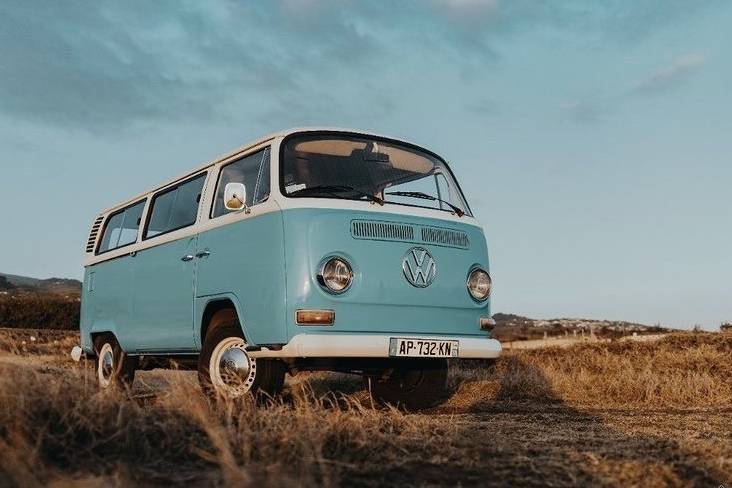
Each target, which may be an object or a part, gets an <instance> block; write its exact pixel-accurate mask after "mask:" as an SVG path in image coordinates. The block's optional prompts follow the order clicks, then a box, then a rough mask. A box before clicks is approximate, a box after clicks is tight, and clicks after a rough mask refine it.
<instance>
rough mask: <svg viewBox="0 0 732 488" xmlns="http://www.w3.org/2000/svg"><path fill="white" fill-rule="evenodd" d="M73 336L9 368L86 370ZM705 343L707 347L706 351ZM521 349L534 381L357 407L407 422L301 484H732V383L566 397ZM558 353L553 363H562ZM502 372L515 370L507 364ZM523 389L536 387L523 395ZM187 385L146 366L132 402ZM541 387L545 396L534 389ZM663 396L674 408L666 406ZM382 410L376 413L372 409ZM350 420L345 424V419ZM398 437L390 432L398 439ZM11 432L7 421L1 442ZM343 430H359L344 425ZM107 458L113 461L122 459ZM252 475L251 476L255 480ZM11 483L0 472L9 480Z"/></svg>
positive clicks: (217, 471)
mask: <svg viewBox="0 0 732 488" xmlns="http://www.w3.org/2000/svg"><path fill="white" fill-rule="evenodd" d="M0 337H2V333H1V332H0ZM6 337H7V334H6ZM18 340H19V338H18V337H13V341H12V342H13V344H18ZM54 341H56V342H55V343H54ZM72 342H73V339H68V340H67V339H65V338H64V337H63V336H61V337H49V338H48V340H47V342H46V343H41V344H39V340H38V339H36V340H35V341H33V342H32V343H31V341H30V340H25V347H26V350H25V351H24V350H23V349H22V347H18V346H17V345H16V346H15V350H14V351H12V352H10V351H8V348H7V347H5V351H4V352H0V371H1V372H4V373H3V374H8V373H12V372H13V371H16V372H18V371H21V370H22V371H29V370H31V371H34V372H35V374H36V375H39V376H40V377H41V378H43V379H44V380H43V381H49V382H51V381H54V380H55V378H58V377H60V376H62V375H66V374H67V373H68V372H69V371H73V370H76V372H77V373H78V372H79V366H77V365H75V364H74V363H72V362H71V361H70V360H69V359H67V358H66V356H64V355H63V353H64V349H65V348H66V346H68V345H69V343H72ZM6 344H7V343H6ZM44 344H45V345H44ZM29 345H30V346H32V347H33V348H34V349H33V351H32V352H29V351H28V350H27V348H28V347H29ZM0 346H2V343H1V342H0ZM596 347H598V348H599V347H603V346H596ZM629 347H650V346H643V345H632V346H629ZM700 347H701V350H702V351H703V350H704V347H702V346H700ZM725 347H727V346H725ZM598 350H599V349H598ZM633 350H634V349H633ZM724 351H726V349H724V350H723V352H724ZM576 352H577V351H575V349H573V348H563V349H559V348H557V349H556V351H555V352H553V353H552V354H562V355H567V354H569V355H572V354H573V353H575V354H576ZM512 354H513V359H509V358H506V359H504V360H505V361H513V362H516V361H520V364H521V365H522V366H521V367H523V368H524V369H522V374H523V375H524V377H527V376H528V375H530V376H531V379H530V380H524V381H528V383H529V384H528V387H526V385H523V386H521V385H519V386H517V384H516V377H515V375H513V376H512V375H511V374H509V373H506V372H503V373H502V372H501V371H502V370H501V368H502V367H501V366H500V365H499V367H498V368H497V370H485V369H482V368H481V367H475V365H472V364H471V365H461V364H454V365H452V371H451V384H452V385H453V390H454V392H453V395H452V397H451V398H449V399H447V401H446V402H445V403H444V404H443V405H442V406H440V407H438V408H436V409H434V410H432V411H427V412H421V413H408V414H406V413H400V412H388V413H381V412H380V411H378V410H373V409H370V410H371V411H370V412H369V413H358V410H356V411H355V412H354V413H353V414H352V415H354V416H359V415H361V416H362V417H363V419H362V420H359V422H364V423H361V424H358V425H356V427H354V428H355V429H363V430H365V431H367V432H370V430H368V429H369V428H370V427H369V425H368V423H369V422H371V423H374V422H377V423H379V422H382V421H383V419H378V416H396V417H394V419H395V422H397V424H398V425H399V426H401V427H399V428H396V429H395V430H394V432H393V433H392V432H391V430H390V429H392V427H383V426H382V425H381V424H379V426H378V428H376V430H375V431H374V432H375V433H374V434H373V435H372V434H368V435H366V436H365V437H358V439H360V440H358V441H356V440H354V439H356V437H354V439H351V440H349V439H346V440H345V441H343V442H342V443H341V444H339V445H344V446H347V448H348V449H352V450H353V452H352V453H351V454H348V455H346V454H344V453H339V452H335V453H333V454H329V453H328V444H327V442H326V443H324V444H323V445H318V446H315V447H314V449H315V450H317V451H318V452H317V456H316V455H315V454H316V453H314V457H313V459H314V461H313V463H315V462H316V461H315V459H316V458H317V462H318V463H324V464H325V465H326V467H325V468H322V467H321V468H318V469H319V470H320V471H318V473H320V474H318V475H316V476H315V477H305V478H303V480H302V481H303V484H306V485H310V484H313V483H314V484H323V485H333V486H336V485H338V486H620V485H622V486H644V487H654V486H710V487H720V486H726V487H732V405H730V404H729V402H728V401H727V400H728V398H727V395H728V394H729V393H728V390H720V389H719V388H718V386H713V387H712V390H710V391H712V392H713V391H715V389H716V390H717V391H719V395H722V397H723V398H722V399H721V401H713V400H712V399H710V401H703V399H702V400H700V401H697V402H691V401H688V400H684V401H681V402H679V401H672V399H669V401H668V402H664V401H656V400H654V399H653V398H645V397H640V396H633V395H630V394H629V396H628V401H627V404H624V401H623V398H612V399H609V400H608V401H607V402H603V401H602V399H601V398H600V399H599V400H598V399H594V398H589V397H588V398H587V399H586V401H582V398H579V399H578V398H574V397H572V395H569V394H565V391H566V388H571V386H570V387H567V385H566V384H565V383H563V381H564V380H563V379H562V377H561V376H560V375H559V373H556V371H555V369H553V368H554V366H551V365H549V366H546V368H544V367H543V366H542V367H537V366H536V364H541V365H543V364H545V363H546V362H547V361H549V360H548V359H541V358H543V357H544V356H541V357H539V359H536V358H535V357H533V356H532V357H531V358H529V357H523V356H521V355H522V354H526V353H521V352H516V353H512ZM710 354H711V353H710ZM546 357H550V356H546ZM551 357H552V359H551V360H552V361H555V360H556V358H554V357H553V356H551ZM728 358H729V356H728ZM504 360H502V361H504ZM541 361H545V363H541ZM505 368H506V371H512V370H511V366H510V364H506V366H505ZM494 369H496V368H494ZM585 369H592V368H580V367H578V368H577V371H576V373H575V374H577V375H583V374H588V373H587V371H585ZM527 370H528V371H529V372H528V373H527V372H526V371H527ZM77 378H80V379H77V380H76V381H84V382H86V381H89V382H91V379H90V374H89V372H88V371H87V372H84V371H82V372H81V374H80V375H79V376H77ZM727 380H729V377H727ZM578 381H579V380H578ZM689 381H691V380H689ZM729 381H732V380H729ZM578 385H579V383H578ZM303 386H305V387H307V388H308V389H309V390H310V391H311V392H312V394H313V395H314V396H315V397H322V396H331V395H333V394H334V392H335V396H338V395H342V396H343V397H347V398H349V399H351V400H352V401H354V402H357V403H359V404H361V405H366V409H369V407H368V404H369V400H368V394H367V392H365V391H364V390H363V389H362V382H361V381H359V379H357V378H351V377H348V376H346V375H336V374H322V373H320V374H312V375H303V374H301V375H298V376H297V377H295V378H289V377H288V388H287V390H286V392H285V398H287V396H288V395H296V393H295V392H296V391H297V390H298V389H299V388H302V387H303ZM522 388H524V389H526V391H528V394H519V393H517V391H518V390H521V389H522ZM577 388H579V386H578V387H577ZM181 389H182V390H183V391H186V389H189V391H190V392H191V394H196V395H197V394H198V393H197V383H196V378H195V374H194V373H191V372H172V371H162V370H156V371H151V372H142V373H140V374H138V376H137V378H136V381H135V385H134V390H133V392H132V395H131V399H130V400H127V401H131V402H133V403H135V404H137V405H138V406H140V407H141V408H142V409H154V408H156V405H158V404H160V405H165V404H166V402H167V401H169V399H170V398H169V397H167V395H169V394H171V395H172V394H173V393H172V392H174V391H178V392H180V391H181ZM539 390H541V392H540V394H534V393H532V392H537V391H539ZM654 391H656V392H659V393H658V394H663V391H664V390H662V389H659V388H655V390H654ZM524 393H526V392H524ZM6 397H7V394H6ZM8 398H9V397H8ZM166 398H167V399H166ZM642 398H645V399H642ZM683 398H686V397H683ZM286 401H287V400H286ZM665 403H667V404H668V405H667V406H664V404H665ZM684 403H686V405H684ZM260 408H262V407H260ZM297 408H298V407H296V408H295V409H296V410H297ZM339 414H340V413H339ZM324 415H325V417H324V418H327V417H328V415H336V412H335V411H332V412H331V413H330V414H329V413H328V411H326V412H325V413H324ZM347 415H351V414H348V413H347ZM374 415H376V416H377V417H372V416H374ZM364 416H367V417H364ZM374 418H376V420H374ZM344 419H345V420H346V421H347V420H348V417H347V416H346V417H344ZM324 429H326V428H325V427H324ZM390 433H391V434H393V437H391V438H390ZM2 434H3V428H2V427H1V426H0V442H2V439H3V435H2ZM6 434H7V433H6ZM341 435H345V436H346V437H348V436H351V435H353V436H355V435H356V434H355V433H348V432H347V433H346V434H341ZM372 441H373V443H372ZM339 442H340V441H339ZM41 451H42V450H41ZM0 454H1V453H0ZM40 456H41V458H43V455H40ZM110 456H111V458H114V455H110ZM204 458H205V456H204ZM205 461H206V460H205V459H204V462H203V464H199V463H198V462H195V463H193V464H191V465H188V466H187V465H177V466H174V467H171V466H168V467H167V468H156V472H155V474H154V476H151V475H150V472H146V471H145V470H146V469H149V468H146V466H145V463H142V464H141V465H140V466H139V468H140V471H139V472H136V469H137V468H136V467H135V466H134V465H132V466H130V465H126V466H124V468H123V469H122V470H121V471H120V468H119V465H120V463H122V461H119V460H117V461H116V462H115V461H114V460H112V461H111V462H110V466H116V467H113V468H104V469H101V470H100V471H95V470H91V475H90V474H89V473H86V472H84V470H83V469H82V470H81V471H80V469H79V467H78V465H73V463H71V464H72V466H68V467H67V466H65V465H64V464H63V463H62V462H61V463H60V462H59V461H58V460H56V461H54V460H53V459H50V460H49V459H44V460H43V462H45V463H47V464H51V465H53V466H52V469H51V471H49V472H51V473H54V474H52V475H50V479H48V478H41V480H42V481H43V482H46V481H54V478H56V481H57V482H58V483H60V485H64V484H66V483H70V484H74V483H75V482H76V481H79V480H84V482H85V483H90V484H91V486H95V485H96V484H97V483H98V484H112V485H127V484H144V485H158V484H168V483H185V484H193V485H199V484H200V485H208V484H217V485H236V484H238V483H237V482H236V481H235V479H234V478H231V477H230V476H227V474H226V470H225V468H224V467H223V465H222V464H221V462H220V460H219V461H211V460H209V463H206V462H205ZM3 462H5V461H3ZM308 462H309V461H303V463H304V464H303V465H302V466H300V467H298V468H297V469H295V467H294V466H293V473H290V475H291V476H285V477H282V478H279V477H278V476H274V477H272V475H271V473H270V475H268V476H266V477H265V478H256V477H255V478H254V479H260V480H262V479H263V480H265V484H267V485H273V484H274V485H277V484H283V486H284V485H286V484H288V483H286V482H285V481H287V480H289V482H291V481H293V480H294V479H296V478H297V476H299V475H298V474H297V473H298V472H300V470H302V469H304V468H303V466H306V467H308V469H309V465H308ZM54 463H55V464H54ZM235 463H236V464H237V466H239V467H243V468H246V466H247V463H246V462H245V461H242V460H239V461H235ZM163 464H164V463H163ZM331 465H332V466H331ZM156 466H159V465H158V464H156ZM267 469H271V467H270V468H267ZM277 469H280V470H281V469H285V470H287V467H284V468H283V467H282V466H279V467H278V468H277ZM0 471H1V470H0ZM120 472H121V473H122V474H120ZM250 472H251V470H250ZM308 472H310V471H308ZM322 473H325V474H322ZM60 474H63V476H60ZM89 476H91V478H90V477H89ZM263 476H264V475H263ZM306 478H307V479H306ZM252 479H253V478H247V480H249V481H252ZM2 480H3V478H2V476H0V484H2ZM64 480H65V481H64ZM21 481H22V480H19V479H18V477H17V475H15V476H12V475H11V476H9V477H8V483H9V484H14V483H15V484H23V483H21ZM244 484H246V483H244ZM255 484H257V483H255Z"/></svg>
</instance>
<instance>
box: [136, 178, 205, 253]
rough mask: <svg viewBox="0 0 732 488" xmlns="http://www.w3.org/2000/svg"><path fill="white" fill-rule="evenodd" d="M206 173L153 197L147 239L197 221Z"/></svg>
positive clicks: (146, 231) (146, 233) (146, 232)
mask: <svg viewBox="0 0 732 488" xmlns="http://www.w3.org/2000/svg"><path fill="white" fill-rule="evenodd" d="M205 180H206V173H203V174H201V175H199V176H197V177H195V178H194V179H192V180H188V181H186V182H185V183H181V184H180V185H178V186H176V187H173V188H170V189H168V190H165V191H164V192H162V193H158V194H157V195H155V196H154V197H153V200H152V210H151V213H150V221H149V223H148V224H147V229H146V230H145V239H149V238H150V237H155V236H157V235H160V234H165V233H167V232H172V231H174V230H178V229H182V228H183V227H188V226H190V225H193V224H194V223H195V222H196V216H197V215H198V204H199V203H200V201H201V192H202V191H203V183H204V181H205Z"/></svg>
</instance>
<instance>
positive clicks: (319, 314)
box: [295, 310, 335, 325]
mask: <svg viewBox="0 0 732 488" xmlns="http://www.w3.org/2000/svg"><path fill="white" fill-rule="evenodd" d="M295 321H296V322H297V325H333V323H334V322H335V312H334V311H333V310H298V311H297V312H295Z"/></svg>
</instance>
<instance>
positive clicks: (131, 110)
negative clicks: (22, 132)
mask: <svg viewBox="0 0 732 488" xmlns="http://www.w3.org/2000/svg"><path fill="white" fill-rule="evenodd" d="M667 1H668V2H672V3H671V4H667V3H665V2H661V3H659V1H658V0H638V1H637V2H633V3H631V4H627V3H626V2H621V3H618V1H611V2H609V3H607V4H602V5H600V6H597V7H596V8H593V9H590V8H587V7H586V6H585V4H584V3H582V2H580V3H576V2H560V1H557V2H536V1H534V0H512V1H506V0H431V1H429V2H421V1H416V0H415V1H408V2H399V3H392V2H361V1H356V0H280V1H279V2H235V1H230V0H210V1H207V2H199V1H196V0H158V1H156V2H149V1H146V0H128V1H126V2H116V1H113V0H98V1H94V2H85V1H82V0H69V1H67V2H63V4H61V3H59V2H54V1H51V0H27V1H13V0H8V1H5V2H1V3H0V43H1V45H2V46H3V49H2V51H0V112H1V113H2V115H4V116H5V117H11V118H16V119H19V120H26V121H32V122H35V123H41V124H46V125H50V126H55V127H64V128H70V129H78V128H81V129H84V130H92V131H104V132H111V133H114V132H115V131H119V130H122V129H124V128H125V127H128V126H132V125H135V124H151V123H158V122H163V123H177V122H178V121H195V122H196V123H201V122H202V121H203V122H208V121H215V120H221V119H224V120H226V119H227V118H228V117H241V113H242V111H244V113H246V114H247V116H249V115H251V116H252V117H254V118H257V117H262V116H268V115H271V114H272V113H280V114H282V116H283V117H285V118H286V115H285V114H286V113H287V109H286V107H285V108H282V107H281V106H280V105H278V104H282V102H283V101H287V102H289V103H290V105H291V106H293V107H295V106H296V107H297V112H298V114H299V116H300V118H303V119H312V118H315V116H316V115H317V114H320V113H323V110H322V107H321V105H322V100H323V97H324V95H327V98H328V100H330V103H332V104H334V105H338V104H340V105H339V106H340V107H342V108H344V109H346V110H352V111H354V112H355V111H358V110H363V107H364V106H366V107H378V106H379V105H380V106H381V107H382V110H393V109H394V107H396V106H398V100H395V99H393V98H391V97H394V96H395V95H392V90H391V89H390V87H392V86H394V80H395V79H409V77H411V76H422V75H423V73H424V69H425V63H426V62H428V63H429V65H430V66H432V67H439V69H441V70H448V71H452V72H455V73H458V74H460V75H461V76H462V78H463V79H464V80H465V81H471V80H480V79H481V77H483V76H485V74H486V72H487V71H490V70H493V69H498V67H499V65H500V62H501V53H500V50H499V49H498V48H497V46H500V45H502V43H503V40H504V38H505V37H507V36H511V35H514V34H516V33H520V32H523V31H526V30H530V29H534V28H546V27H552V28H556V29H560V30H561V29H565V30H566V29H571V30H572V31H573V32H585V33H586V32H595V31H596V30H601V29H600V27H602V28H603V29H605V31H606V32H610V33H614V34H611V35H616V36H617V38H618V39H621V38H622V39H625V38H626V37H628V36H627V29H629V27H628V25H631V24H633V25H635V24H634V23H635V22H636V20H635V19H636V18H638V19H647V20H645V21H647V23H648V25H654V26H656V25H665V24H664V22H666V23H668V22H672V21H674V20H675V19H678V18H679V16H680V15H681V14H683V15H685V16H688V15H691V13H693V12H694V11H696V10H700V9H702V8H703V7H704V6H705V5H708V4H711V3H714V2H711V1H710V2H701V3H699V2H694V3H693V4H688V2H683V3H680V1H679V0H667ZM660 6H663V7H664V8H660ZM650 13H653V15H650ZM649 19H652V20H649ZM638 22H641V21H638ZM636 31H637V32H646V31H647V30H643V29H640V28H638V29H636ZM638 35H641V34H638ZM504 44H505V43H504ZM425 60H428V61H425ZM687 63H688V61H687ZM692 64H693V63H692ZM689 69H690V68H689V67H688V66H685V65H684V64H683V63H681V65H680V66H678V67H676V68H674V69H673V70H671V72H670V73H660V74H659V75H658V76H657V79H656V81H649V82H648V83H646V84H643V85H642V86H640V87H639V89H640V90H643V89H644V87H645V86H648V87H650V86H651V85H653V84H656V85H659V84H663V82H664V80H670V79H673V78H674V77H675V76H677V75H676V74H675V73H676V72H683V71H684V70H689ZM359 88H361V90H360V93H359ZM355 97H362V98H359V99H358V100H357V101H356V102H354V100H355ZM488 108H489V109H490V107H488ZM488 111H490V110H488ZM326 115H327V111H326Z"/></svg>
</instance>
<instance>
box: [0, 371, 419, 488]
mask: <svg viewBox="0 0 732 488" xmlns="http://www.w3.org/2000/svg"><path fill="white" fill-rule="evenodd" d="M265 403H266V405H261V404H260V405H256V404H254V402H252V401H238V402H221V403H219V404H216V405H211V404H209V403H208V402H207V401H206V399H204V397H203V396H202V395H201V394H200V393H199V392H198V391H197V390H195V389H193V390H192V389H191V385H190V382H184V381H181V382H175V381H174V382H173V384H172V385H170V388H169V389H168V390H167V391H166V392H165V393H164V394H161V395H160V396H158V397H157V398H156V399H155V401H154V402H153V403H149V402H146V401H142V402H140V401H135V400H134V399H130V398H129V397H128V394H127V393H125V392H122V393H109V392H103V393H102V392H98V391H97V389H96V386H95V385H93V383H92V382H91V380H90V379H89V377H88V374H85V373H84V372H83V371H75V372H73V373H69V374H64V375H56V376H54V377H53V378H50V377H49V376H48V374H45V373H42V372H40V373H39V372H38V371H18V370H15V371H12V372H11V371H9V370H8V369H5V368H0V459H2V460H3V462H2V464H1V465H0V485H3V486H4V485H5V484H10V485H13V484H17V485H18V486H42V485H44V484H45V483H46V482H48V481H49V480H52V479H59V477H60V476H61V475H63V476H61V477H62V478H63V479H66V480H67V481H71V480H73V479H74V478H75V477H82V478H84V479H87V480H88V479H89V477H92V478H91V479H95V478H94V477H97V476H102V477H110V476H111V477H112V479H114V480H117V481H120V480H121V481H122V482H123V483H126V482H131V483H137V482H149V481H155V480H156V479H159V480H165V481H174V482H186V481H199V482H201V481H204V482H205V481H211V482H223V483H224V484H226V485H229V486H233V485H235V486H250V485H260V486H261V485H262V484H264V485H266V486H292V485H293V484H297V485H298V486H333V485H336V484H338V483H339V481H340V476H339V475H340V473H341V472H342V471H343V470H344V468H345V469H348V468H349V467H351V466H357V465H360V464H362V463H363V461H364V459H369V461H370V462H373V463H386V462H393V460H394V459H396V458H398V457H399V455H400V454H401V453H402V452H403V451H404V450H405V449H407V450H408V451H409V452H411V453H419V452H422V451H424V450H425V447H424V446H422V445H420V434H421V432H422V430H421V428H420V426H421V424H422V423H423V419H420V418H418V417H410V416H407V415H405V414H403V413H401V412H399V411H397V410H394V409H387V410H376V409H374V408H372V406H371V405H370V404H365V405H364V404H361V403H360V402H359V401H357V400H355V399H351V398H348V397H346V396H338V395H335V394H327V395H323V396H317V395H316V394H315V393H314V392H313V391H312V390H311V389H310V388H308V387H307V384H304V385H302V386H300V387H298V388H293V389H292V390H291V392H290V394H289V395H288V398H287V400H286V401H284V400H281V401H270V402H265ZM104 479H106V478H104ZM107 481H109V480H108V479H107Z"/></svg>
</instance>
